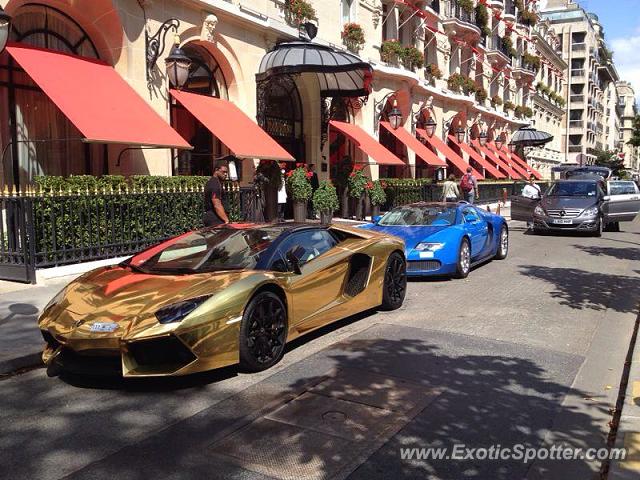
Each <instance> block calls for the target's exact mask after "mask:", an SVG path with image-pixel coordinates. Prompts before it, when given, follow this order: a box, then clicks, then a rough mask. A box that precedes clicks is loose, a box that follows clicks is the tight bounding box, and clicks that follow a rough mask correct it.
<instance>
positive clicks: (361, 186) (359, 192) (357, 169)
mask: <svg viewBox="0 0 640 480" xmlns="http://www.w3.org/2000/svg"><path fill="white" fill-rule="evenodd" d="M363 168H364V167H363V166H362V165H355V166H354V167H353V171H352V172H351V173H350V174H349V179H348V181H347V185H348V190H349V196H350V197H351V198H355V199H356V202H357V203H356V219H357V220H362V218H363V215H362V201H363V200H364V193H365V188H366V185H367V182H369V179H368V178H367V176H366V175H365V174H364V171H363Z"/></svg>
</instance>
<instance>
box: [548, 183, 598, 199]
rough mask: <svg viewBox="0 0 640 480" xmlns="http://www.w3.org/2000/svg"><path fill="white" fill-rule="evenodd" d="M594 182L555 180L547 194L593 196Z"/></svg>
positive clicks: (594, 193) (596, 190)
mask: <svg viewBox="0 0 640 480" xmlns="http://www.w3.org/2000/svg"><path fill="white" fill-rule="evenodd" d="M597 193H598V189H597V184H596V182H557V183H554V184H553V185H551V187H550V188H549V190H548V191H547V196H551V197H595V196H596V195H597Z"/></svg>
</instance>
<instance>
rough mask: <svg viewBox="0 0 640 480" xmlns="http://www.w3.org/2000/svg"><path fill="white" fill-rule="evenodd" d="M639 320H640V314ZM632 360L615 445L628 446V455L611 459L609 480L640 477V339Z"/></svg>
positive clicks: (616, 446)
mask: <svg viewBox="0 0 640 480" xmlns="http://www.w3.org/2000/svg"><path fill="white" fill-rule="evenodd" d="M637 321H638V322H640V315H639V316H638V320H637ZM636 328H637V326H636ZM627 358H628V357H627ZM630 362H631V364H630V365H629V377H628V383H627V388H626V390H625V393H624V402H623V404H622V412H621V415H620V422H619V424H618V431H617V434H616V439H615V445H614V448H626V449H627V455H626V458H625V459H624V460H611V463H610V467H609V475H608V476H607V478H608V479H609V480H631V479H634V480H637V479H638V478H640V341H637V339H636V342H635V346H634V349H633V354H632V355H631V358H630Z"/></svg>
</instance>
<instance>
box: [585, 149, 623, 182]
mask: <svg viewBox="0 0 640 480" xmlns="http://www.w3.org/2000/svg"><path fill="white" fill-rule="evenodd" d="M593 154H594V155H595V156H596V165H598V166H600V167H608V168H610V169H611V170H612V171H613V175H614V176H617V177H619V176H624V169H625V167H624V158H620V157H619V156H618V154H617V153H616V152H614V151H612V150H599V149H594V151H593Z"/></svg>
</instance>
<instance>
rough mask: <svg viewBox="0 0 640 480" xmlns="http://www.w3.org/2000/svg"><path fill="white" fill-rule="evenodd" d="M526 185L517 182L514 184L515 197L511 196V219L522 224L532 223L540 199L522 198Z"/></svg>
mask: <svg viewBox="0 0 640 480" xmlns="http://www.w3.org/2000/svg"><path fill="white" fill-rule="evenodd" d="M525 185H526V183H524V182H515V183H514V184H513V195H511V198H510V200H511V219H512V220H520V221H522V222H530V221H531V220H532V219H533V210H534V209H535V208H536V206H537V205H538V203H540V200H539V199H534V198H527V197H523V196H522V190H523V189H524V187H525Z"/></svg>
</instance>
